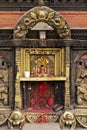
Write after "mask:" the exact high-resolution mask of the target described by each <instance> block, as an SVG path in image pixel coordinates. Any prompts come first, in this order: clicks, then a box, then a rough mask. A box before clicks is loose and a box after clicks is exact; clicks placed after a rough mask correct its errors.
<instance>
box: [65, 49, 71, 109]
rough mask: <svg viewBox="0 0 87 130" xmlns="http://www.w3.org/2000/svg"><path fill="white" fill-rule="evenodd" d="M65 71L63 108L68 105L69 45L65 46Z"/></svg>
mask: <svg viewBox="0 0 87 130" xmlns="http://www.w3.org/2000/svg"><path fill="white" fill-rule="evenodd" d="M65 53H66V54H65V55H66V57H65V59H66V64H65V73H66V82H65V108H68V107H69V106H70V47H66V48H65Z"/></svg>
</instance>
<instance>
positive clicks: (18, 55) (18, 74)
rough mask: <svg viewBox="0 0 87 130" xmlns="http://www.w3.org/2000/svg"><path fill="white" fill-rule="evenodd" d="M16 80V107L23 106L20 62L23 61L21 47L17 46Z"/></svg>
mask: <svg viewBox="0 0 87 130" xmlns="http://www.w3.org/2000/svg"><path fill="white" fill-rule="evenodd" d="M15 57H16V58H15V60H16V79H15V80H16V81H15V108H16V107H17V108H22V100H21V89H20V73H21V72H20V71H21V69H20V65H21V64H20V63H21V52H20V48H16V55H15Z"/></svg>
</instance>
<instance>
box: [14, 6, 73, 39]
mask: <svg viewBox="0 0 87 130" xmlns="http://www.w3.org/2000/svg"><path fill="white" fill-rule="evenodd" d="M38 22H46V23H47V24H48V25H50V26H52V27H53V28H54V29H55V30H56V31H57V33H58V35H59V36H60V38H62V39H69V38H70V37H71V32H70V28H69V25H68V24H67V22H66V21H65V20H64V18H63V17H62V16H61V15H60V14H58V13H56V12H55V11H54V10H53V9H50V8H48V7H45V6H40V7H35V8H33V9H31V10H30V11H28V12H27V13H26V14H25V15H24V16H23V17H22V18H21V20H20V21H19V22H18V23H17V25H16V27H15V29H14V38H15V39H25V38H26V34H27V32H28V29H31V28H32V27H34V26H35V25H36V24H37V23H38Z"/></svg>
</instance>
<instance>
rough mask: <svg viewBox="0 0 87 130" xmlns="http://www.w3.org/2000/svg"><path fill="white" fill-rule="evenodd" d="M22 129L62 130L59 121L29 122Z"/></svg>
mask: <svg viewBox="0 0 87 130" xmlns="http://www.w3.org/2000/svg"><path fill="white" fill-rule="evenodd" d="M22 130H61V129H60V126H59V124H58V123H30V124H29V123H27V124H25V125H24V126H23V128H22Z"/></svg>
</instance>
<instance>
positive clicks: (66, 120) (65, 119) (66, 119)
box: [60, 111, 76, 128]
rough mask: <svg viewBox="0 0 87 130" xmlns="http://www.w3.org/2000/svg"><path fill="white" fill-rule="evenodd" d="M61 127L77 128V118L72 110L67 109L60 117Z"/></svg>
mask: <svg viewBox="0 0 87 130" xmlns="http://www.w3.org/2000/svg"><path fill="white" fill-rule="evenodd" d="M60 126H61V128H75V127H76V120H75V117H74V115H73V114H72V113H71V112H70V111H65V112H64V113H63V115H61V117H60Z"/></svg>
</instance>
